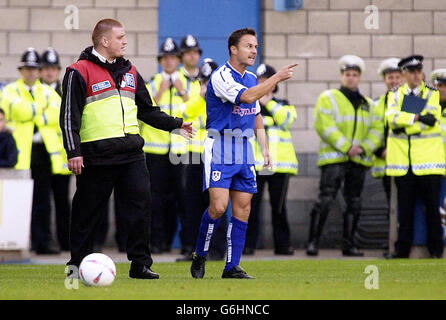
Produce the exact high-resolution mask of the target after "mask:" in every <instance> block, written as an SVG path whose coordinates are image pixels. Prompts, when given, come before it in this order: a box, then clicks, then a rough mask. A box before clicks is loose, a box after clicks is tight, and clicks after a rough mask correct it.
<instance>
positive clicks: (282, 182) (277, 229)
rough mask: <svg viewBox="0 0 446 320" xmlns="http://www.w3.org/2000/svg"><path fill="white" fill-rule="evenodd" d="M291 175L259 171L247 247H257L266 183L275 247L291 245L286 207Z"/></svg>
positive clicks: (252, 203)
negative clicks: (269, 173) (260, 172)
mask: <svg viewBox="0 0 446 320" xmlns="http://www.w3.org/2000/svg"><path fill="white" fill-rule="evenodd" d="M289 177H290V176H289V174H286V173H274V174H272V175H259V174H258V173H257V177H256V180H257V193H256V194H254V196H253V197H252V200H251V213H250V214H249V221H248V230H247V231H246V241H245V247H247V248H252V249H255V248H256V247H257V243H258V240H259V234H260V225H261V219H260V208H261V204H262V200H263V190H264V189H265V184H266V183H268V191H269V197H270V203H271V216H272V224H273V240H274V248H275V249H276V250H280V249H283V248H288V247H289V246H290V227H289V225H288V218H287V209H286V196H287V192H288V183H289Z"/></svg>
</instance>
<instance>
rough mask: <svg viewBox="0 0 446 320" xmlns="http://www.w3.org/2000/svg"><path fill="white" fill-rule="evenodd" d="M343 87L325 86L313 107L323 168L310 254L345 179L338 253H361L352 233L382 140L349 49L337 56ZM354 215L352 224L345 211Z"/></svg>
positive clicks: (361, 64) (357, 63)
mask: <svg viewBox="0 0 446 320" xmlns="http://www.w3.org/2000/svg"><path fill="white" fill-rule="evenodd" d="M339 65H340V70H341V87H340V88H339V89H331V90H326V91H324V92H323V93H322V94H321V95H320V96H319V98H318V100H317V102H316V106H315V110H314V118H315V129H316V131H317V133H318V135H319V137H320V138H321V144H320V148H319V159H318V166H319V167H320V168H321V178H320V185H319V198H318V200H317V202H316V204H315V205H314V207H313V210H312V211H311V224H310V233H309V244H308V247H307V254H308V255H317V254H318V247H319V239H320V236H321V234H322V230H323V227H324V224H325V221H326V219H327V215H328V212H329V211H330V209H331V206H332V204H333V201H334V200H335V198H336V194H337V192H338V190H339V189H340V187H341V184H342V183H343V184H344V187H343V196H344V199H345V202H346V204H347V208H346V210H345V212H344V225H343V242H342V253H343V255H345V256H362V255H363V253H362V252H360V251H359V250H358V249H357V247H356V245H355V243H354V235H355V232H356V229H357V226H358V221H359V216H360V213H361V193H362V189H363V186H364V179H365V173H366V170H367V168H369V167H370V166H371V164H372V159H371V157H372V154H373V152H374V151H375V150H376V149H377V148H378V147H379V146H380V142H381V139H382V134H381V133H382V130H383V129H382V122H381V121H377V122H376V123H375V124H374V126H377V127H376V128H375V130H371V127H372V126H371V124H370V123H371V119H372V114H371V108H372V105H373V101H372V100H371V99H370V98H368V97H366V96H364V95H362V94H361V93H360V92H359V89H358V85H359V81H360V78H361V74H362V73H363V72H364V69H365V64H364V61H363V60H362V59H361V58H359V57H357V56H353V55H347V56H343V57H341V59H340V60H339ZM350 215H351V216H352V217H353V221H352V222H351V227H350V219H349V216H350Z"/></svg>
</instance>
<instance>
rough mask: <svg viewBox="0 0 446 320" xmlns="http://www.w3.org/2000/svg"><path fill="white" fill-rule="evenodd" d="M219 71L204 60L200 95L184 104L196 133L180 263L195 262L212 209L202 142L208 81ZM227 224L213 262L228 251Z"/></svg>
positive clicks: (215, 243) (187, 173)
mask: <svg viewBox="0 0 446 320" xmlns="http://www.w3.org/2000/svg"><path fill="white" fill-rule="evenodd" d="M217 68H218V65H217V63H216V62H215V61H213V60H212V59H210V58H206V59H204V60H203V63H202V65H201V66H200V68H199V73H198V77H197V79H198V80H199V83H200V94H199V95H196V94H192V95H191V96H190V98H189V100H188V101H187V102H186V103H185V104H184V111H183V117H184V119H186V120H187V121H188V122H192V124H193V127H195V129H196V130H197V131H196V134H195V136H194V137H193V138H192V139H191V140H190V141H189V143H190V144H189V146H190V148H189V151H190V156H189V162H188V164H186V165H185V166H184V183H185V184H184V186H183V192H184V211H183V215H182V216H181V217H180V219H181V233H180V234H181V243H182V250H183V257H181V258H179V259H178V261H192V253H193V251H194V249H195V241H196V238H197V234H198V228H199V226H200V223H201V217H202V215H203V211H204V210H205V209H206V208H207V207H208V206H209V192H208V190H206V191H204V192H203V162H202V161H201V160H202V157H201V156H202V154H203V143H204V140H205V139H206V137H207V131H206V100H205V99H206V92H207V85H208V82H209V78H210V76H211V74H212V72H213V71H214V70H216V69H217ZM226 228H227V222H226V220H225V219H223V221H222V223H221V224H220V226H219V227H218V229H217V231H216V234H215V237H213V238H212V241H211V244H210V247H209V259H210V260H222V259H223V258H224V254H225V251H226Z"/></svg>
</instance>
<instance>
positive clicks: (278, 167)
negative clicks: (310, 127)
mask: <svg viewBox="0 0 446 320" xmlns="http://www.w3.org/2000/svg"><path fill="white" fill-rule="evenodd" d="M265 109H266V111H267V113H269V115H267V114H262V118H263V124H264V126H265V129H266V135H267V137H268V147H269V152H270V155H271V162H272V168H271V171H273V172H275V173H276V172H279V173H288V174H293V175H296V174H297V173H298V160H297V157H296V151H295V150H294V146H293V140H292V137H291V131H290V127H291V124H292V123H293V122H294V121H295V120H296V119H297V113H296V108H295V107H294V106H292V105H288V104H284V103H283V102H282V101H278V100H275V99H272V100H270V101H269V102H268V103H267V104H266V106H265ZM253 148H254V156H255V161H256V170H257V171H261V170H263V165H264V158H263V154H262V149H261V147H260V145H259V143H258V142H257V141H255V142H254V143H253Z"/></svg>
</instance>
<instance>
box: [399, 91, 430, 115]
mask: <svg viewBox="0 0 446 320" xmlns="http://www.w3.org/2000/svg"><path fill="white" fill-rule="evenodd" d="M426 103H427V99H423V98H420V97H417V96H413V95H405V96H404V99H403V105H402V107H401V111H404V112H409V113H415V114H417V113H420V112H421V111H423V109H424V106H425V105H426Z"/></svg>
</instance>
